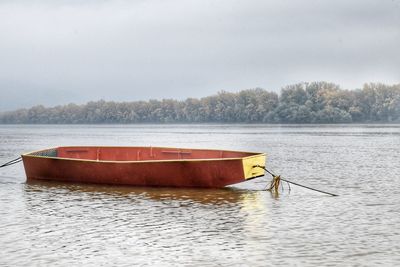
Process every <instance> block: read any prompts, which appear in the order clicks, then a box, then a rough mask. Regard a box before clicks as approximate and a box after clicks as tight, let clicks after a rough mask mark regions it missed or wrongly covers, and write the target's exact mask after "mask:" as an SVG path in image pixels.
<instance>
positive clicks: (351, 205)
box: [0, 125, 400, 266]
mask: <svg viewBox="0 0 400 267" xmlns="http://www.w3.org/2000/svg"><path fill="white" fill-rule="evenodd" d="M61 145H118V146H172V147H175V146H177V147H189V148H218V149H229V150H248V151H261V152H266V153H268V156H269V158H268V160H267V167H269V168H270V169H271V170H273V171H274V172H276V173H279V174H282V175H283V176H284V177H286V178H287V179H289V180H292V181H294V182H298V183H301V184H304V185H308V186H311V187H315V188H318V189H322V190H325V191H328V192H332V193H336V194H339V195H340V196H338V197H330V196H327V195H323V194H320V193H317V192H313V191H309V190H306V189H303V188H299V187H296V186H291V191H290V192H289V190H288V187H287V185H285V184H284V191H283V192H280V193H279V194H278V195H276V194H273V193H271V192H268V191H263V189H264V188H265V187H266V185H267V184H268V183H269V181H270V177H262V178H259V179H255V180H252V181H248V182H245V183H242V184H239V185H237V186H234V187H232V188H227V189H221V190H206V189H171V188H164V189H161V188H135V187H110V186H101V185H84V184H68V183H54V182H53V183H52V182H26V178H25V173H24V170H23V165H22V164H21V163H19V164H16V165H13V166H10V167H7V168H2V169H0V265H9V266H21V265H29V266H32V265H36V266H45V265H48V266H66V265H68V266H78V265H85V266H109V265H120V266H132V265H138V266H154V265H160V266H288V265H292V266H293V265H297V266H321V265H323V266H382V265H384V266H399V265H400V125H306V126H305V125H290V126H288V125H273V126H271V125H111V126H110V125H0V162H1V163H4V162H6V161H9V160H11V159H14V158H16V157H17V156H18V155H19V154H21V153H23V152H27V151H33V150H38V149H43V148H47V147H53V146H61Z"/></svg>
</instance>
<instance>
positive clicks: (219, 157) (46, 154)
mask: <svg viewBox="0 0 400 267" xmlns="http://www.w3.org/2000/svg"><path fill="white" fill-rule="evenodd" d="M21 157H22V160H23V163H24V168H25V173H26V177H27V179H28V180H30V179H34V180H54V181H63V182H75V183H96V184H110V185H130V186H146V187H147V186H152V187H157V186H158V187H203V188H222V187H225V186H228V185H232V184H236V183H240V182H244V181H247V180H250V179H253V178H256V177H260V176H263V175H264V170H263V169H262V168H256V167H255V166H256V165H265V160H266V154H265V153H256V152H242V151H230V150H212V149H188V148H169V147H110V146H62V147H55V148H48V149H43V150H39V151H34V152H30V153H26V154H23V155H21Z"/></svg>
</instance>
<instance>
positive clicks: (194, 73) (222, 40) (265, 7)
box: [0, 0, 400, 111]
mask: <svg viewBox="0 0 400 267" xmlns="http://www.w3.org/2000/svg"><path fill="white" fill-rule="evenodd" d="M81 2H82V1H1V0H0V93H1V100H0V111H4V110H10V109H15V108H19V107H29V106H32V105H36V104H44V105H50V106H53V105H56V104H64V103H69V102H76V103H83V102H86V101H89V100H97V99H100V98H103V99H105V100H117V101H123V100H125V101H130V100H140V99H143V100H147V99H150V98H156V99H162V98H176V99H183V98H186V97H201V96H206V95H210V94H214V93H216V92H217V91H219V90H227V91H238V90H240V89H245V88H254V87H262V88H266V89H269V90H275V91H277V90H279V89H280V87H281V86H285V85H287V84H291V83H297V82H301V81H314V80H326V81H331V82H336V83H338V84H340V85H342V86H343V87H344V88H350V89H351V88H357V87H361V86H362V84H363V83H364V82H384V83H389V84H390V83H399V82H400V71H399V70H400V52H399V47H400V2H399V1H396V0H354V1H344V0H338V1H328V0H320V1H317V0H306V1H284V0H280V1H262V0H260V1H245V0H236V1H235V0H229V1H228V0H221V1H215V0H213V1H211V0H202V1H194V0H170V1H161V0H146V1H139V0H138V1H124V0H120V1H85V3H81Z"/></svg>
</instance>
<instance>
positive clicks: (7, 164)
mask: <svg viewBox="0 0 400 267" xmlns="http://www.w3.org/2000/svg"><path fill="white" fill-rule="evenodd" d="M21 161H22V158H21V157H18V158H16V159H13V160H10V161H9V162H6V163H4V164H2V165H0V168H4V167H8V166H10V165H14V164H17V163H19V162H21Z"/></svg>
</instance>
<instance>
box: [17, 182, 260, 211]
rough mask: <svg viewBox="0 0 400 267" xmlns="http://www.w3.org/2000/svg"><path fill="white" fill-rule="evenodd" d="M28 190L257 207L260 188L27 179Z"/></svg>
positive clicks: (50, 193)
mask: <svg viewBox="0 0 400 267" xmlns="http://www.w3.org/2000/svg"><path fill="white" fill-rule="evenodd" d="M25 189H26V193H28V194H30V193H41V194H44V195H48V197H49V198H52V197H55V199H52V200H51V201H54V200H56V199H58V197H59V196H64V197H68V195H70V196H71V197H72V196H77V195H81V196H82V197H84V198H93V199H98V198H99V197H104V198H105V199H107V198H114V199H121V198H125V199H127V200H128V199H131V200H139V199H140V200H144V199H146V200H151V201H160V202H163V201H169V200H170V201H181V202H192V203H199V204H213V205H223V204H239V203H241V204H245V205H246V206H248V205H249V203H248V202H249V201H250V202H251V206H254V205H255V204H256V203H255V202H254V200H255V196H256V195H257V194H259V192H258V191H253V190H245V189H237V188H234V187H226V188H221V189H210V188H208V189H204V188H175V187H171V188H169V187H135V186H114V185H101V184H84V183H68V182H58V181H47V180H27V181H26V188H25Z"/></svg>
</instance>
